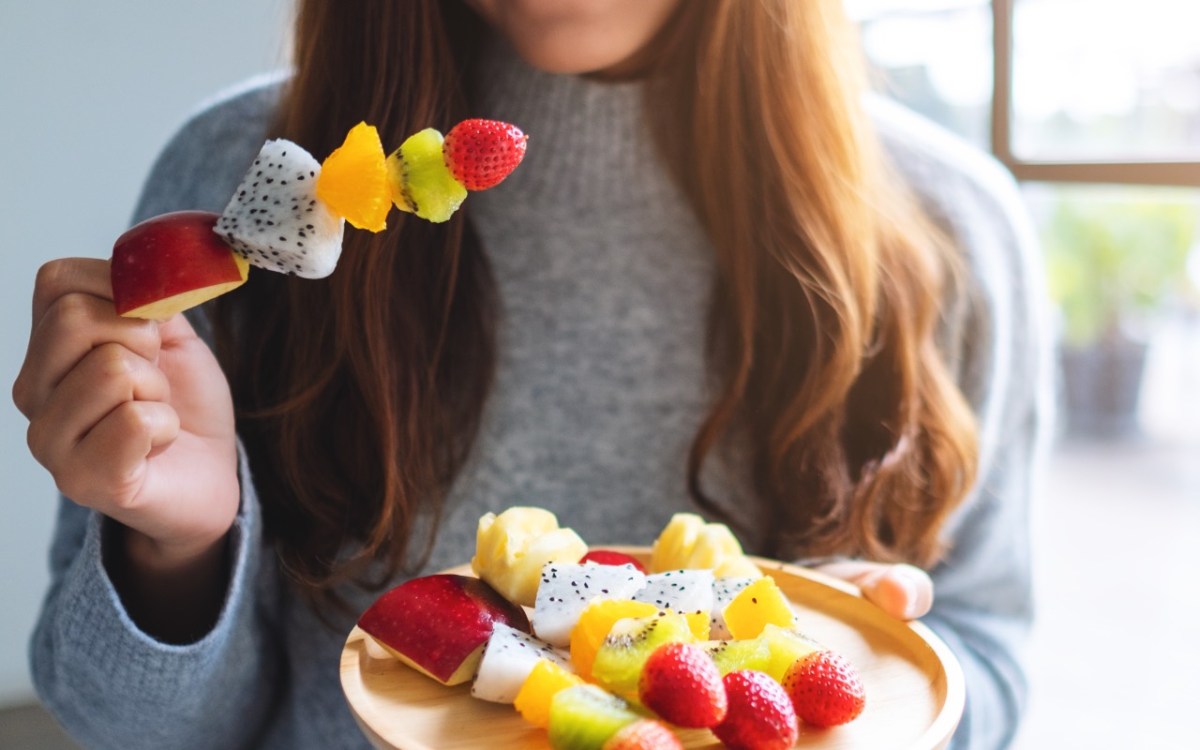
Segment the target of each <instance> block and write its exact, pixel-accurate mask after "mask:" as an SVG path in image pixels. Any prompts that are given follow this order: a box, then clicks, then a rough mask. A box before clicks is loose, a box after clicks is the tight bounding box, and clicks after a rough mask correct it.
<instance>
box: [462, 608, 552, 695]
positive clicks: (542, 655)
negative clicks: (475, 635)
mask: <svg viewBox="0 0 1200 750" xmlns="http://www.w3.org/2000/svg"><path fill="white" fill-rule="evenodd" d="M538 659H549V660H551V661H553V662H555V663H556V664H558V665H559V666H560V667H563V668H564V669H567V670H571V659H570V657H569V656H567V654H566V653H564V652H562V651H559V650H557V649H555V648H554V647H553V646H551V645H550V644H549V643H545V642H544V641H539V640H538V639H537V638H534V637H533V636H531V635H529V634H528V633H522V632H521V631H519V630H515V629H513V628H510V627H509V626H507V625H505V624H504V623H496V628H495V630H493V631H492V637H491V638H489V639H488V642H487V646H485V647H484V649H483V659H481V660H480V662H479V671H478V672H477V673H476V675H475V684H473V685H472V686H471V695H473V696H475V697H476V698H479V699H480V700H485V701H493V702H495V703H512V702H513V701H514V700H515V699H516V697H517V693H518V692H520V690H521V686H522V685H524V684H525V678H527V677H529V673H530V672H532V671H533V666H534V665H535V664H537V661H538Z"/></svg>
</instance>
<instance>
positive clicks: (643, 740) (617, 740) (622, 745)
mask: <svg viewBox="0 0 1200 750" xmlns="http://www.w3.org/2000/svg"><path fill="white" fill-rule="evenodd" d="M602 750H683V745H682V744H681V743H680V742H679V738H678V737H676V736H675V733H674V732H672V731H671V730H670V729H668V728H667V726H666V725H665V724H663V723H662V722H661V721H655V720H654V719H639V720H638V721H635V722H633V723H632V724H626V725H625V726H623V727H621V728H620V729H618V730H617V733H616V734H614V735H613V736H612V737H609V738H608V741H607V742H605V743H604V747H603V748H602Z"/></svg>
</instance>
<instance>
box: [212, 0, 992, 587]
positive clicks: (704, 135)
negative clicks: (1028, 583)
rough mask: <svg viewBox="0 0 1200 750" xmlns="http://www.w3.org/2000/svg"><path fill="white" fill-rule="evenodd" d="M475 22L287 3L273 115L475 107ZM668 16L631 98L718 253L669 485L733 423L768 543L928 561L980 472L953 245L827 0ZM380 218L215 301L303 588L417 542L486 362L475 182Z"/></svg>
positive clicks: (462, 436)
mask: <svg viewBox="0 0 1200 750" xmlns="http://www.w3.org/2000/svg"><path fill="white" fill-rule="evenodd" d="M479 31H480V23H479V21H478V19H476V18H475V17H474V16H473V15H472V14H471V12H470V11H469V10H467V9H466V8H465V6H463V5H461V4H460V3H458V2H443V1H442V0H406V1H405V2H395V1H394V0H360V1H359V2H353V3H329V2H325V1H324V0H304V1H303V2H301V3H300V11H299V14H298V18H297V25H296V37H295V57H296V73H295V76H294V78H293V79H292V80H291V82H290V84H289V86H288V88H287V90H286V92H285V96H284V99H283V101H282V104H281V109H280V113H279V120H278V127H277V131H278V133H279V134H280V135H283V136H286V137H288V138H291V139H293V140H296V141H298V142H299V143H301V145H304V146H306V147H307V148H309V150H311V151H312V152H313V153H315V154H317V155H318V156H321V155H324V154H327V153H329V151H331V150H332V149H333V148H334V147H335V146H336V145H337V144H338V143H339V142H340V140H341V138H342V137H343V136H344V134H345V132H346V131H347V130H348V129H349V127H350V126H352V125H353V124H355V123H356V122H358V121H360V120H366V121H368V122H371V123H373V124H376V125H377V126H378V127H379V129H380V133H381V135H382V137H383V140H384V143H385V144H389V145H391V147H394V145H392V144H398V143H399V142H400V141H401V140H402V139H403V138H404V137H405V136H406V135H407V134H409V133H412V132H415V131H417V130H420V129H421V128H424V127H429V126H434V127H439V128H441V129H443V130H444V129H446V128H447V127H448V126H449V125H451V124H453V123H454V122H456V121H457V120H459V119H462V118H463V117H465V116H468V115H469V109H468V106H469V105H468V97H467V88H466V82H467V81H469V80H470V77H471V76H470V59H471V51H472V50H473V49H474V48H475V47H476V45H477V41H478V34H479ZM668 36H669V39H668V40H665V41H669V43H665V42H664V43H663V44H662V45H661V49H662V50H664V52H663V53H662V54H661V55H659V56H658V59H657V60H656V62H655V65H654V68H653V72H652V73H651V74H650V78H649V81H648V85H647V93H648V95H649V96H651V97H653V101H654V104H653V106H650V107H648V111H650V112H651V113H652V117H653V119H654V126H655V127H656V130H657V132H658V133H659V134H660V135H661V138H660V141H661V144H662V151H663V153H664V155H665V156H666V158H667V162H668V164H670V165H671V167H672V169H673V170H674V171H675V174H676V177H677V178H678V179H679V182H680V184H681V185H682V186H685V188H684V189H685V190H686V192H687V195H688V197H689V198H690V200H691V201H692V203H693V205H694V206H695V207H696V208H697V211H698V214H699V215H700V216H701V217H703V218H702V220H703V222H704V225H705V227H706V229H707V231H708V234H709V236H710V237H711V239H712V242H713V245H714V248H715V251H716V254H717V268H718V273H717V276H716V279H715V280H714V295H713V302H712V307H711V313H710V320H709V332H710V338H709V342H710V347H709V348H710V351H709V361H710V364H711V368H712V372H713V374H714V377H716V378H717V381H716V382H718V383H719V384H720V390H719V397H718V398H717V399H716V401H715V403H714V404H713V406H712V410H711V412H710V414H709V416H708V419H707V420H706V421H705V422H704V424H703V426H702V428H701V429H700V431H699V433H698V434H697V436H696V438H695V441H694V443H693V446H692V451H691V458H690V462H689V467H688V476H687V477H680V483H681V486H682V485H683V484H684V483H685V481H686V484H687V487H688V489H689V491H690V493H691V495H692V497H693V499H694V500H695V501H696V502H697V504H698V505H699V506H701V507H702V508H705V509H707V510H708V511H709V512H711V513H713V514H717V515H719V514H720V511H719V508H720V504H719V502H718V499H716V498H711V497H709V496H708V495H707V494H706V492H705V489H704V487H703V484H702V482H701V479H700V477H701V474H702V468H703V466H704V465H705V463H706V461H710V460H718V458H717V456H718V454H720V453H721V452H722V448H723V447H725V446H728V445H729V444H731V443H738V444H740V445H742V446H743V448H742V452H743V454H744V455H748V456H749V457H750V461H749V464H748V466H747V467H746V470H747V473H748V476H747V481H748V483H749V484H750V486H752V487H753V488H754V489H755V490H756V492H757V497H758V499H759V501H760V502H761V506H762V513H763V514H764V515H763V517H762V523H761V526H762V528H764V529H770V530H772V533H771V536H770V537H769V539H768V547H767V548H766V549H764V550H761V551H762V552H764V553H767V554H774V555H779V556H784V557H790V556H797V555H802V554H803V555H813V554H832V553H840V554H852V555H863V556H866V557H870V558H873V559H880V560H908V561H912V562H915V563H918V564H929V563H931V562H932V561H934V560H935V559H936V558H937V556H938V555H939V553H940V551H941V548H940V543H939V530H940V528H941V526H942V524H943V522H944V521H945V519H946V517H947V515H948V514H949V513H950V512H951V510H952V509H953V508H954V507H955V506H956V505H957V503H958V502H959V501H960V500H961V499H962V498H963V497H964V495H965V494H966V492H967V490H968V488H969V487H970V486H971V484H972V483H973V481H974V474H975V431H974V424H973V421H972V417H971V414H970V411H969V409H968V408H967V406H966V403H965V401H964V399H963V397H962V395H961V393H960V392H959V391H958V389H957V388H956V387H955V385H954V383H953V382H952V380H951V378H950V376H949V374H948V370H947V367H946V365H945V363H944V361H943V358H942V356H941V355H940V354H939V352H938V350H937V348H936V345H935V336H936V330H935V329H936V327H937V323H938V318H939V313H940V309H941V307H940V306H941V300H943V299H944V297H945V294H944V292H945V288H944V287H945V285H946V284H947V283H948V279H949V277H948V274H950V273H951V271H952V270H953V267H954V261H953V258H952V253H951V251H950V249H949V248H948V247H947V246H946V244H945V243H944V242H942V241H941V240H940V239H939V238H938V236H937V234H936V233H935V232H934V231H933V230H932V229H931V228H930V226H929V225H928V224H927V222H926V221H925V220H924V219H923V218H922V216H921V213H920V211H919V210H918V209H917V206H916V203H915V201H914V200H913V199H912V198H911V197H910V196H909V195H908V194H907V193H906V191H905V190H904V188H903V187H902V186H900V185H899V184H898V183H897V182H896V180H894V179H892V178H891V177H890V176H889V175H888V174H887V172H886V169H885V164H884V158H883V156H882V154H881V153H880V150H879V147H878V145H877V143H876V140H875V138H874V136H873V134H872V133H871V130H870V128H869V127H868V125H867V123H866V122H865V117H864V114H863V112H862V108H861V102H860V96H861V94H862V93H863V91H864V88H865V87H864V83H863V78H864V76H863V73H862V70H863V63H862V60H861V56H860V55H859V54H858V52H857V51H856V44H855V41H854V38H853V30H852V28H851V27H850V25H849V23H848V22H847V21H846V19H845V18H844V16H843V15H842V11H841V8H840V2H839V0H807V1H806V2H789V1H788V0H753V1H749V0H704V1H703V2H701V1H698V0H688V1H687V2H682V3H681V4H680V10H679V12H678V13H677V15H676V18H674V19H673V20H672V23H671V26H670V31H669V34H668ZM389 222H390V223H391V225H390V226H389V229H388V230H387V232H385V233H384V234H382V235H380V236H369V235H366V234H365V233H361V232H357V231H354V230H348V233H347V238H346V242H345V248H344V251H343V256H342V260H341V261H340V263H339V265H338V268H337V271H336V272H335V273H334V274H333V276H332V277H331V278H330V279H329V280H328V281H326V282H311V281H303V280H298V279H292V278H285V277H277V276H275V275H273V274H258V275H256V278H255V279H254V280H253V281H252V282H251V284H250V285H247V286H248V288H247V289H246V290H245V291H243V292H240V293H235V294H234V295H229V296H228V297H226V298H223V299H222V300H221V301H220V303H219V305H218V321H219V322H220V323H221V326H220V327H219V330H218V333H219V341H220V342H221V347H220V349H219V354H220V356H221V358H222V360H223V362H224V364H225V366H226V368H227V370H228V372H229V374H230V380H231V382H232V383H233V384H234V399H235V403H236V405H237V408H238V410H239V414H240V429H241V434H242V436H243V439H244V441H245V443H246V446H247V450H248V451H249V454H250V456H251V461H252V468H253V470H254V473H255V479H256V482H257V484H258V486H259V489H260V496H261V497H262V500H263V505H264V514H265V516H266V526H267V528H268V531H269V534H270V538H271V539H272V540H273V542H274V544H275V547H276V549H277V551H278V555H279V557H280V559H281V562H282V564H283V566H284V568H285V570H287V571H288V572H289V574H290V575H291V577H292V578H293V579H294V580H295V581H296V582H297V583H299V584H300V585H301V587H302V588H303V589H304V590H306V591H307V592H308V593H310V594H312V595H314V596H315V597H317V598H321V596H322V595H324V594H327V593H328V592H330V591H331V590H332V588H333V586H334V585H335V584H337V583H339V582H342V581H345V580H348V579H354V580H358V581H360V582H363V583H367V584H372V583H373V584H379V583H380V582H382V581H383V580H385V579H386V577H390V576H392V575H394V574H396V573H397V572H399V571H401V570H404V569H411V568H413V567H415V566H416V565H419V563H420V561H421V559H422V553H423V552H425V551H426V550H427V544H428V539H415V538H414V529H416V528H417V524H418V523H420V524H421V528H422V529H427V528H433V529H434V530H435V529H436V523H437V519H438V517H439V511H440V507H441V502H442V499H443V497H444V496H445V493H446V491H447V489H448V487H449V484H450V482H451V481H452V480H453V478H454V476H455V473H456V472H457V471H458V469H459V468H460V467H461V466H462V463H463V461H464V459H465V457H466V455H467V454H468V452H469V451H470V449H471V445H472V443H473V440H474V437H475V434H476V431H477V428H478V425H479V420H480V415H481V413H482V410H483V406H484V402H485V400H486V397H487V394H488V390H489V387H490V384H491V378H492V373H493V369H494V367H493V366H494V358H495V346H496V344H495V330H494V319H495V318H494V316H495V313H496V308H497V306H496V299H495V294H496V292H495V285H494V283H493V280H492V277H491V274H490V269H489V266H488V263H487V258H486V256H485V254H484V252H483V251H482V248H481V247H480V245H479V243H478V241H477V240H476V238H475V237H474V235H473V234H472V232H471V227H470V222H469V205H468V206H467V209H466V210H464V211H460V212H459V213H458V214H457V215H456V216H455V217H454V218H452V219H451V221H449V222H448V223H446V224H443V225H430V224H427V223H425V222H423V221H420V220H416V219H411V218H409V217H408V216H407V215H401V214H398V213H396V212H393V213H392V214H391V216H390V217H389ZM427 524H430V525H432V526H429V525H427ZM351 550H352V551H353V552H350V553H349V554H348V551H351ZM372 561H376V562H380V563H382V564H381V565H379V566H378V568H377V572H378V574H379V576H378V577H377V579H376V580H374V581H366V580H365V576H366V571H367V569H368V567H369V566H370V564H371V563H372Z"/></svg>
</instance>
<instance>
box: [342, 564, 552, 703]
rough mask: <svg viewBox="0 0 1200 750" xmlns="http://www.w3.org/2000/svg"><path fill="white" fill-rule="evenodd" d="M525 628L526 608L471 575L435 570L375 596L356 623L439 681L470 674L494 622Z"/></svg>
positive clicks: (449, 681)
mask: <svg viewBox="0 0 1200 750" xmlns="http://www.w3.org/2000/svg"><path fill="white" fill-rule="evenodd" d="M498 622H502V623H504V624H505V625H508V626H509V627H511V628H515V629H517V630H520V631H522V632H525V633H528V632H529V618H528V617H526V615H525V610H523V609H521V608H520V607H518V606H517V605H515V604H513V603H512V602H510V601H508V600H507V599H505V598H504V597H503V596H501V595H500V594H499V593H497V592H496V590H495V589H494V588H492V587H491V586H489V585H488V584H486V583H484V582H483V581H481V580H479V579H478V578H472V577H470V576H460V575H453V574H450V573H438V574H436V575H431V576H424V577H421V578H414V579H412V580H411V581H407V582H406V583H402V584H400V585H399V586H397V587H396V588H394V589H392V590H391V591H388V592H387V593H385V594H384V595H383V596H381V597H379V598H378V599H376V600H375V603H374V604H372V605H371V606H370V608H369V609H367V611H366V612H364V613H363V615H362V617H360V618H359V620H358V627H360V628H362V630H363V631H365V632H366V633H367V635H369V636H371V637H372V638H374V639H375V640H376V641H378V642H379V644H380V645H382V646H383V647H384V648H385V649H387V650H388V651H389V652H391V654H392V655H393V656H395V657H396V658H397V659H399V660H400V661H402V662H404V663H405V664H408V665H409V666H410V667H412V668H413V669H416V670H417V671H418V672H421V673H422V674H425V675H427V676H429V677H432V678H433V679H435V680H437V681H438V682H440V683H442V684H443V685H458V684H460V683H463V682H466V681H467V680H469V679H471V677H472V676H473V675H474V674H475V670H476V669H477V668H478V666H479V660H480V658H481V657H482V656H483V647H484V646H485V645H486V644H487V640H488V638H490V637H491V635H492V629H493V628H494V627H495V625H496V623H498Z"/></svg>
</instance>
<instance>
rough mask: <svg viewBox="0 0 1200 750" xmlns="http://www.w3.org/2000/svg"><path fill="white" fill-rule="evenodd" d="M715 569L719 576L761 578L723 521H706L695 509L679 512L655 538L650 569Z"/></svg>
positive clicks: (663, 570) (659, 571) (714, 572)
mask: <svg viewBox="0 0 1200 750" xmlns="http://www.w3.org/2000/svg"><path fill="white" fill-rule="evenodd" d="M684 568H686V569H689V570H712V571H713V574H714V575H716V576H717V577H719V578H758V577H759V576H761V575H762V571H760V570H759V569H758V566H757V565H755V564H754V563H752V562H750V561H749V560H748V559H746V555H745V553H744V552H743V551H742V545H741V544H739V543H738V540H737V538H736V537H735V536H734V535H733V532H732V531H730V530H729V527H728V526H726V525H725V524H723V523H705V522H704V519H703V518H701V517H700V516H698V515H696V514H695V513H676V514H675V515H673V516H671V520H670V522H668V523H667V525H666V527H665V528H664V529H663V530H662V533H660V534H659V535H658V539H656V540H655V541H654V547H653V549H651V551H650V570H651V571H653V572H655V573H662V572H665V571H668V570H680V569H684Z"/></svg>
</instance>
